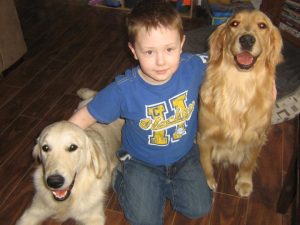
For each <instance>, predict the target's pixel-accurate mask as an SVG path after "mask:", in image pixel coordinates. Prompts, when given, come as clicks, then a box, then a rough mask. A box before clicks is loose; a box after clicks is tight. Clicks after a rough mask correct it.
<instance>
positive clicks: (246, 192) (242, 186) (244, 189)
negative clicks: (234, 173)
mask: <svg viewBox="0 0 300 225" xmlns="http://www.w3.org/2000/svg"><path fill="white" fill-rule="evenodd" d="M235 191H236V192H237V193H239V195H240V196H241V197H249V196H250V194H251V193H252V191H253V184H252V181H250V182H249V181H248V182H245V181H237V183H236V185H235Z"/></svg>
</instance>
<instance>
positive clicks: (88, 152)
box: [17, 89, 123, 225]
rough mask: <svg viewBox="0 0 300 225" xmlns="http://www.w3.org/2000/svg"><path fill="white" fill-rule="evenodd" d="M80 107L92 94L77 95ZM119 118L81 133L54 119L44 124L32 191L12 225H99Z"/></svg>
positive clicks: (117, 143) (36, 151) (118, 136)
mask: <svg viewBox="0 0 300 225" xmlns="http://www.w3.org/2000/svg"><path fill="white" fill-rule="evenodd" d="M78 94H79V96H81V97H82V98H83V99H86V100H85V101H83V102H82V103H81V104H80V106H79V107H82V106H83V105H84V104H86V103H87V102H88V101H89V100H90V98H92V97H93V96H94V95H95V92H94V91H91V90H89V89H81V90H79V91H78ZM122 126H123V121H122V120H117V121H115V122H113V123H111V124H109V125H103V124H99V123H97V124H94V125H92V126H91V127H90V128H88V129H86V130H82V129H81V128H79V127H78V126H76V125H74V124H72V123H70V122H67V121H60V122H56V123H54V124H51V125H49V126H47V127H46V128H45V129H44V130H43V131H42V132H41V134H40V136H39V138H38V139H37V144H36V145H35V146H34V149H33V156H34V157H35V158H38V160H39V161H40V162H41V163H40V164H39V165H38V167H37V169H36V170H35V173H34V176H33V179H34V186H35V189H36V193H35V195H34V198H33V202H32V204H31V206H30V207H29V208H28V209H27V210H26V211H25V212H24V214H23V215H22V217H21V218H20V219H19V220H18V222H17V225H37V224H41V223H42V222H43V221H44V220H45V219H47V218H49V217H51V218H53V219H56V220H58V221H60V222H63V221H65V220H67V219H68V218H73V219H75V220H76V221H77V222H78V223H79V224H85V225H103V224H104V223H105V214H104V202H105V195H106V191H107V189H108V188H109V186H110V184H111V176H112V170H113V169H114V167H115V166H116V163H117V158H116V156H115V152H116V150H117V149H118V148H119V147H120V143H121V128H122Z"/></svg>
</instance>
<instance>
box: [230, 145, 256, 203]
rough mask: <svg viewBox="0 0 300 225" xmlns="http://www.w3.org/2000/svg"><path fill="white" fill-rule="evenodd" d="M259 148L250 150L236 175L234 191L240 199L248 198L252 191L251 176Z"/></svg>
mask: <svg viewBox="0 0 300 225" xmlns="http://www.w3.org/2000/svg"><path fill="white" fill-rule="evenodd" d="M260 150H261V148H260V147H258V148H255V149H251V150H250V151H251V152H252V153H251V154H248V157H245V158H244V160H243V161H242V163H241V165H240V168H239V171H238V173H237V174H236V185H235V190H236V192H238V193H239V195H240V196H242V197H249V196H250V194H251V193H252V191H253V183H252V174H253V171H254V169H255V166H256V159H257V157H258V155H259V153H260Z"/></svg>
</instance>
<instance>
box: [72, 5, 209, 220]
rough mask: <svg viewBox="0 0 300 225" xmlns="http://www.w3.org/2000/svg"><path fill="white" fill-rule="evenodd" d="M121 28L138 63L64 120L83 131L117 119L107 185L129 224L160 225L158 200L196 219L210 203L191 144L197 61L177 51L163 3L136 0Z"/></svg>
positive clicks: (179, 35)
mask: <svg viewBox="0 0 300 225" xmlns="http://www.w3.org/2000/svg"><path fill="white" fill-rule="evenodd" d="M127 26H128V37H129V43H128V46H129V48H130V50H131V52H132V54H133V56H134V58H135V59H136V60H138V61H139V66H138V67H136V68H133V69H129V70H127V71H126V72H125V74H124V75H122V76H118V77H116V80H115V81H114V82H113V83H111V84H110V85H108V86H107V87H106V88H104V89H103V90H101V91H100V92H99V93H98V94H97V95H96V97H95V98H94V99H93V100H92V101H91V102H90V103H89V104H88V106H87V107H84V108H82V109H81V110H79V111H78V112H76V113H75V114H74V115H73V116H72V117H71V118H70V121H71V122H73V123H75V124H77V125H79V126H80V127H82V128H86V127H88V126H90V125H91V124H93V123H95V122H96V121H99V122H102V123H110V122H112V121H114V120H116V119H117V118H119V117H122V118H124V119H125V125H124V127H123V130H122V147H121V149H120V150H119V152H118V156H119V159H120V161H121V166H120V167H119V168H118V170H117V171H116V177H115V181H114V184H113V188H114V190H115V191H116V193H117V194H118V198H119V202H120V205H121V207H122V208H123V211H124V214H125V216H126V218H127V219H128V220H129V222H130V223H131V224H132V225H151V224H153V225H160V224H163V214H164V203H165V200H166V199H170V201H171V203H172V207H173V208H174V210H176V211H179V212H181V213H182V214H184V215H185V216H187V217H189V218H198V217H201V216H203V215H205V214H207V213H208V212H209V210H210V207H211V198H212V197H211V191H210V190H209V188H208V186H207V184H206V179H205V177H204V174H203V171H202V168H201V166H200V164H199V155H198V154H199V153H198V149H197V145H196V144H195V143H194V139H195V135H196V130H197V114H198V112H197V111H198V100H197V98H198V92H199V88H200V84H201V81H202V79H203V75H204V71H205V64H204V63H203V62H202V60H201V58H200V57H198V56H195V55H191V54H181V53H182V46H183V44H184V41H185V36H184V35H183V28H182V21H181V17H180V15H179V14H178V13H177V12H176V10H174V9H173V8H172V6H170V5H169V4H168V3H165V2H163V1H160V2H159V1H157V2H156V3H154V1H142V2H140V3H139V4H138V5H137V6H136V7H135V8H134V9H133V10H132V12H131V13H130V15H129V16H128V20H127Z"/></svg>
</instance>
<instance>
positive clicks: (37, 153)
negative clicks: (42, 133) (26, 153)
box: [32, 137, 42, 163]
mask: <svg viewBox="0 0 300 225" xmlns="http://www.w3.org/2000/svg"><path fill="white" fill-rule="evenodd" d="M38 142H39V137H38V138H37V139H36V140H35V144H34V147H33V150H32V157H33V159H34V161H35V162H38V163H41V160H42V159H41V155H40V154H41V153H40V146H39V144H38Z"/></svg>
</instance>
